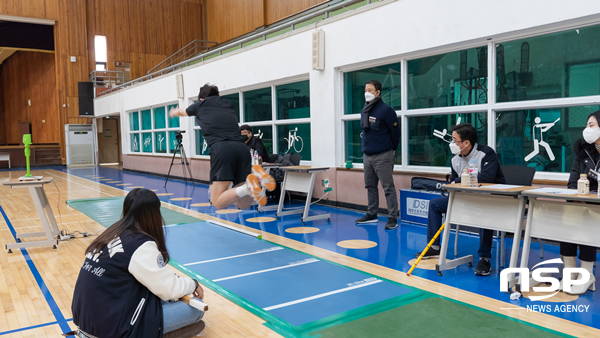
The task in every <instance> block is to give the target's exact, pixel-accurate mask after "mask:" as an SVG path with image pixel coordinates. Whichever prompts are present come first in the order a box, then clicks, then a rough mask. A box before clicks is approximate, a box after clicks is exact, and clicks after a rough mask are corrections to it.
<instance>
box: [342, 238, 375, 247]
mask: <svg viewBox="0 0 600 338" xmlns="http://www.w3.org/2000/svg"><path fill="white" fill-rule="evenodd" d="M337 245H338V246H340V247H342V248H346V249H369V248H373V247H376V246H377V243H375V242H371V241H365V240H363V239H350V240H347V241H341V242H338V243H337Z"/></svg>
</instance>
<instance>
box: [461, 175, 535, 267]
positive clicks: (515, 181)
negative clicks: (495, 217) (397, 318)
mask: <svg viewBox="0 0 600 338" xmlns="http://www.w3.org/2000/svg"><path fill="white" fill-rule="evenodd" d="M500 169H501V170H502V173H503V174H504V179H505V180H506V184H511V185H524V186H531V185H532V184H533V177H534V176H535V168H533V167H524V166H513V165H503V166H500ZM459 229H460V226H459V225H456V237H455V239H454V256H458V233H459ZM505 235H506V233H505V232H504V231H501V232H500V266H501V267H504V261H505V257H504V256H505V245H504V237H505ZM537 240H538V244H539V245H540V258H544V246H543V244H542V240H541V239H540V238H538V239H537Z"/></svg>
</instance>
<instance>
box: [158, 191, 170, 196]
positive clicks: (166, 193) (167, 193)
mask: <svg viewBox="0 0 600 338" xmlns="http://www.w3.org/2000/svg"><path fill="white" fill-rule="evenodd" d="M171 195H173V193H172V192H163V193H161V194H156V196H171Z"/></svg>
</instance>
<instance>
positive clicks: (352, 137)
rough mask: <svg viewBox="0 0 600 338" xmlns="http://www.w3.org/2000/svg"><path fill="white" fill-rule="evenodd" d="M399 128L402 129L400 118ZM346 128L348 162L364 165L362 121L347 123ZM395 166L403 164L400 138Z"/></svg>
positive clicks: (399, 119)
mask: <svg viewBox="0 0 600 338" xmlns="http://www.w3.org/2000/svg"><path fill="white" fill-rule="evenodd" d="M398 126H399V127H400V129H402V119H401V118H398ZM344 128H345V138H346V142H345V149H346V161H352V163H363V153H362V128H361V127H360V120H355V121H345V122H344ZM394 164H402V138H400V143H399V144H398V148H397V149H396V155H395V156H394Z"/></svg>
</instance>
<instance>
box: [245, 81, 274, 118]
mask: <svg viewBox="0 0 600 338" xmlns="http://www.w3.org/2000/svg"><path fill="white" fill-rule="evenodd" d="M272 95H273V94H272V93H271V87H269V88H262V89H256V90H251V91H248V92H244V122H254V121H267V120H271V119H273V117H272V111H273V107H272V106H273V105H272V102H271V97H272Z"/></svg>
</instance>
